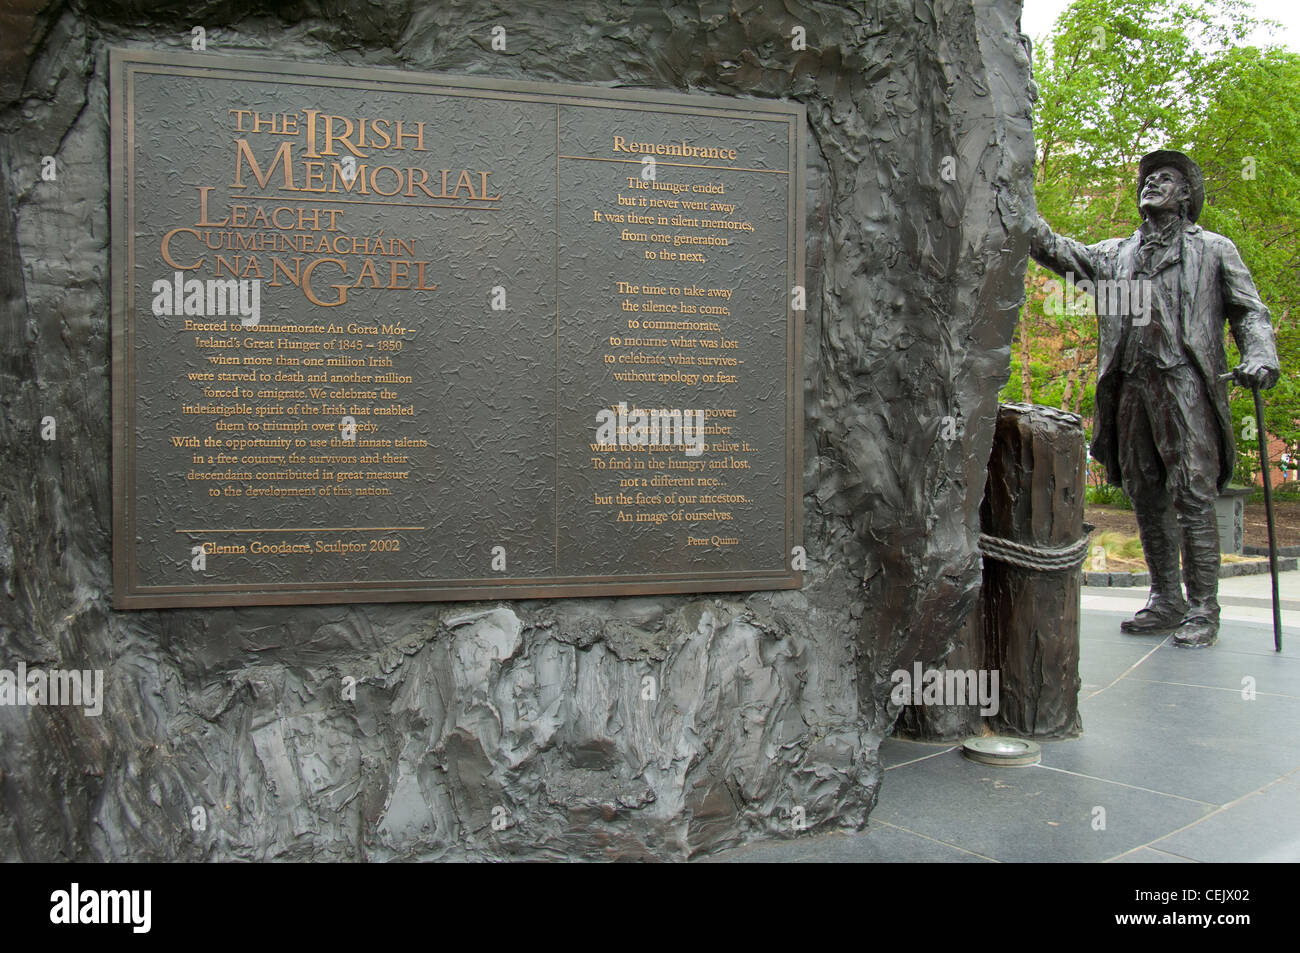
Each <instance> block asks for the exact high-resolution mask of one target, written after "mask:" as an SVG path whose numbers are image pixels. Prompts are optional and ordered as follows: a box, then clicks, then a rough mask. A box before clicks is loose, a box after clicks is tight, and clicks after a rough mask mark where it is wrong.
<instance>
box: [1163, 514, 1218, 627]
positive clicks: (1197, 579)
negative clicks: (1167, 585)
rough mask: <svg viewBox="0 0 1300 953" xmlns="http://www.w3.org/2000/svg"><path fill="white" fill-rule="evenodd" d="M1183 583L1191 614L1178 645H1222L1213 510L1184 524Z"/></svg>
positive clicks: (1186, 616)
mask: <svg viewBox="0 0 1300 953" xmlns="http://www.w3.org/2000/svg"><path fill="white" fill-rule="evenodd" d="M1183 581H1184V582H1185V583H1186V584H1187V613H1186V615H1184V616H1183V621H1182V624H1180V625H1179V626H1178V628H1177V630H1176V631H1175V632H1174V644H1175V645H1178V646H1181V647H1183V648H1198V649H1199V648H1206V647H1207V646H1211V645H1213V644H1214V643H1215V642H1217V641H1219V527H1218V525H1217V524H1216V523H1215V521H1214V511H1213V510H1209V511H1207V512H1205V513H1201V514H1198V515H1197V517H1196V519H1194V520H1188V521H1186V522H1185V524H1184V528H1183Z"/></svg>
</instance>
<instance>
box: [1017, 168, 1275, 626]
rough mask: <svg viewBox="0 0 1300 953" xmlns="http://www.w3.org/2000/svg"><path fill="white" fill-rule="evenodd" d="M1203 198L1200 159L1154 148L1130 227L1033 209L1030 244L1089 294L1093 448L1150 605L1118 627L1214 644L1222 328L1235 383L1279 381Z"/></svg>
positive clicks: (1257, 317) (1249, 299)
mask: <svg viewBox="0 0 1300 953" xmlns="http://www.w3.org/2000/svg"><path fill="white" fill-rule="evenodd" d="M1204 202H1205V185H1204V179H1203V177H1202V175H1201V170H1200V167H1199V166H1197V164H1196V163H1195V162H1193V161H1192V160H1191V159H1190V158H1188V157H1187V156H1186V155H1184V154H1183V153H1181V152H1175V151H1173V150H1160V151H1158V152H1153V153H1151V154H1150V155H1147V156H1145V157H1144V158H1143V159H1142V161H1141V163H1140V164H1139V166H1138V209H1139V211H1140V212H1141V213H1142V219H1143V222H1142V225H1141V226H1140V227H1139V228H1138V230H1137V231H1136V232H1134V233H1133V234H1132V235H1130V236H1128V237H1127V238H1115V239H1108V240H1106V241H1102V242H1098V243H1097V244H1095V245H1084V244H1082V243H1081V242H1077V241H1075V240H1074V239H1071V238H1066V237H1064V236H1061V235H1057V234H1056V233H1055V232H1053V231H1052V230H1051V228H1050V227H1049V226H1048V225H1047V223H1046V222H1044V221H1043V219H1042V217H1041V216H1038V215H1037V213H1035V216H1036V223H1035V225H1034V227H1033V232H1032V235H1031V239H1030V246H1029V247H1030V254H1031V255H1033V257H1034V260H1035V261H1037V262H1038V263H1039V264H1041V265H1043V266H1044V267H1046V268H1050V269H1051V270H1052V271H1055V272H1056V273H1057V274H1059V275H1061V276H1062V277H1065V278H1067V279H1068V280H1070V281H1076V282H1083V281H1085V280H1086V281H1087V282H1089V283H1091V287H1092V288H1093V289H1095V290H1096V300H1097V322H1098V331H1099V345H1098V363H1097V366H1098V371H1099V376H1098V379H1097V396H1096V402H1095V410H1094V415H1093V441H1092V455H1093V457H1095V458H1096V459H1097V460H1100V461H1101V462H1102V463H1103V464H1105V466H1106V476H1107V479H1108V480H1109V482H1111V483H1113V484H1115V485H1117V486H1122V487H1123V488H1124V491H1125V493H1127V494H1128V496H1129V498H1130V499H1131V500H1132V501H1133V511H1134V515H1135V516H1136V517H1137V524H1138V535H1139V536H1140V537H1141V539H1142V550H1143V553H1144V555H1145V556H1146V561H1147V568H1148V569H1149V570H1150V573H1151V595H1150V598H1149V599H1148V600H1147V604H1146V607H1145V608H1144V609H1142V610H1141V611H1139V612H1138V613H1137V615H1136V616H1134V617H1133V618H1132V619H1130V620H1127V621H1125V622H1123V623H1121V624H1120V628H1121V629H1122V630H1123V631H1125V632H1128V633H1132V634H1155V633H1168V632H1173V634H1174V643H1175V644H1177V645H1181V646H1187V647H1198V646H1207V645H1213V644H1214V643H1215V642H1216V641H1217V640H1218V632H1219V602H1218V593H1219V532H1218V525H1217V523H1216V521H1215V516H1214V501H1215V498H1216V497H1217V496H1218V494H1219V492H1220V491H1221V490H1222V489H1223V487H1224V486H1225V485H1226V484H1227V482H1228V480H1229V478H1230V477H1231V476H1232V471H1233V463H1234V459H1235V452H1236V451H1235V445H1234V440H1233V431H1232V418H1231V417H1230V415H1229V412H1228V390H1227V383H1226V382H1225V381H1224V380H1222V379H1221V378H1223V377H1225V376H1226V374H1227V358H1226V356H1225V354H1224V350H1223V346H1224V345H1223V325H1224V322H1225V321H1226V322H1227V324H1228V327H1229V328H1230V329H1231V331H1232V336H1233V338H1234V339H1235V340H1236V342H1237V348H1238V350H1239V351H1240V352H1241V363H1240V364H1239V365H1237V367H1236V368H1234V369H1233V372H1232V373H1233V377H1235V379H1236V380H1237V382H1238V383H1241V384H1243V385H1246V386H1251V385H1254V384H1258V385H1259V386H1260V387H1264V388H1270V387H1272V386H1273V385H1274V384H1276V383H1277V380H1278V376H1279V366H1278V359H1277V348H1276V345H1275V343H1274V340H1273V326H1272V324H1271V323H1270V320H1269V313H1268V309H1267V308H1265V307H1264V304H1263V302H1261V301H1260V299H1259V294H1258V292H1257V291H1256V290H1255V283H1254V282H1253V281H1252V280H1251V277H1250V272H1249V271H1247V270H1246V266H1245V265H1244V264H1243V263H1242V260H1241V256H1240V255H1239V254H1238V252H1237V248H1236V246H1235V245H1233V243H1232V242H1231V241H1229V240H1228V239H1227V238H1224V237H1223V236H1222V235H1216V234H1214V233H1213V232H1207V231H1206V230H1205V229H1203V228H1201V227H1200V226H1198V225H1197V224H1196V220H1197V218H1198V217H1199V216H1200V214H1201V206H1202V205H1203V204H1204ZM1084 287H1085V288H1086V287H1088V286H1087V285H1085V286H1084ZM1180 551H1181V554H1182V583H1184V584H1186V587H1187V596H1186V598H1184V597H1183V591H1182V585H1180V582H1179V574H1178V569H1179V553H1180Z"/></svg>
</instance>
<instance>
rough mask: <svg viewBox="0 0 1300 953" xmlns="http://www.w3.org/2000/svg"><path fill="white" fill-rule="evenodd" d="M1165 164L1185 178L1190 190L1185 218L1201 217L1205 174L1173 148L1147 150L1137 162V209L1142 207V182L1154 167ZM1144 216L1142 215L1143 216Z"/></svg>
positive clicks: (1192, 219) (1193, 219) (1193, 220)
mask: <svg viewBox="0 0 1300 953" xmlns="http://www.w3.org/2000/svg"><path fill="white" fill-rule="evenodd" d="M1167 165H1169V166H1173V167H1174V168H1175V169H1177V170H1178V171H1179V172H1181V173H1182V174H1183V177H1184V178H1185V179H1187V186H1188V188H1189V189H1191V192H1192V197H1191V200H1190V201H1189V202H1188V206H1187V220H1188V221H1189V222H1195V221H1196V220H1197V219H1198V218H1200V217H1201V206H1203V205H1204V204H1205V176H1203V175H1201V167H1200V166H1199V165H1197V164H1196V163H1195V162H1193V161H1192V160H1191V158H1190V157H1188V156H1186V155H1184V154H1183V153H1181V152H1177V151H1175V150H1173V149H1157V150H1156V151H1155V152H1149V153H1147V154H1146V155H1144V156H1143V157H1142V161H1141V162H1139V163H1138V210H1139V211H1140V210H1141V208H1142V183H1143V182H1145V181H1146V180H1147V176H1148V175H1150V174H1151V173H1152V172H1154V171H1155V170H1156V169H1159V168H1161V167H1162V166H1167ZM1145 217H1146V216H1145V215H1144V216H1143V218H1145Z"/></svg>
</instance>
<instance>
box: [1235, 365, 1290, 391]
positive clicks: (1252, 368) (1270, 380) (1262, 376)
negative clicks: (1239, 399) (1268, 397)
mask: <svg viewBox="0 0 1300 953" xmlns="http://www.w3.org/2000/svg"><path fill="white" fill-rule="evenodd" d="M1232 376H1233V378H1234V379H1235V380H1236V381H1237V383H1238V384H1240V385H1241V386H1242V387H1251V388H1254V387H1258V388H1259V389H1260V390H1270V389H1271V388H1273V387H1274V386H1275V385H1276V384H1277V381H1278V378H1279V377H1281V376H1282V372H1281V369H1279V368H1277V367H1273V366H1272V365H1270V364H1265V363H1264V362H1263V361H1243V362H1242V363H1240V364H1238V365H1237V366H1236V367H1234V368H1233V369H1232Z"/></svg>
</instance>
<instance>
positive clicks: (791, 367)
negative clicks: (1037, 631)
mask: <svg viewBox="0 0 1300 953" xmlns="http://www.w3.org/2000/svg"><path fill="white" fill-rule="evenodd" d="M108 53H109V81H108V87H109V90H108V93H109V200H110V214H109V223H110V239H109V259H110V260H109V275H110V281H111V295H110V299H111V303H110V332H111V333H110V336H111V347H112V354H111V361H110V365H111V374H112V378H111V381H112V383H111V389H112V415H113V417H112V440H113V447H112V474H113V476H112V479H113V606H114V608H117V609H160V608H206V607H219V606H254V605H326V604H340V603H379V602H444V601H446V602H458V601H467V600H477V601H492V600H502V599H551V598H568V597H592V596H596V597H612V596H641V595H656V594H672V593H691V592H698V593H708V592H740V591H753V590H775V589H799V588H802V586H803V573H802V571H799V570H794V569H790V568H789V562H787V564H786V568H784V569H781V570H749V571H737V572H716V573H637V574H635V575H604V576H549V577H543V578H538V577H508V578H500V579H496V578H486V577H479V578H474V579H445V580H436V581H431V580H423V579H421V580H400V579H393V580H382V581H378V582H366V581H362V580H356V579H354V580H349V581H347V582H342V583H322V582H295V583H281V584H275V585H265V584H256V583H239V584H232V583H219V584H214V585H210V586H207V585H184V586H181V585H177V586H137V585H135V584H134V580H133V578H132V576H133V573H131V571H130V570H131V565H130V553H131V547H130V545H129V543H130V540H131V537H132V535H133V534H134V527H135V514H134V511H133V509H132V508H131V502H132V501H133V500H134V499H135V487H134V477H135V466H134V455H133V454H134V451H133V439H132V437H133V434H134V419H133V415H132V410H133V408H134V406H135V400H134V398H135V378H134V373H133V370H134V363H133V362H132V360H131V354H132V353H133V352H134V331H135V324H134V320H133V316H134V309H133V307H132V304H133V302H132V301H131V300H130V298H131V283H130V277H131V275H132V274H133V273H134V263H135V235H134V233H133V230H131V229H130V228H129V227H128V225H129V223H130V218H129V216H130V213H131V209H133V208H134V207H135V201H134V178H135V177H134V153H135V149H134V127H133V123H132V120H133V118H134V85H133V79H134V76H135V74H136V72H138V71H146V72H152V73H163V74H167V75H203V74H205V73H208V74H211V73H214V72H219V73H221V74H223V78H224V77H225V76H230V77H231V78H239V74H245V78H247V79H255V80H262V81H265V80H266V79H267V78H268V77H269V76H278V77H285V78H286V79H288V80H291V81H294V82H299V83H302V81H310V80H313V79H314V80H317V81H318V82H319V84H320V85H330V86H338V85H340V83H347V84H349V85H352V86H354V87H359V88H367V87H374V86H376V85H382V86H383V87H385V88H389V89H395V90H398V91H402V88H403V87H409V91H410V92H433V91H436V92H439V93H442V94H447V95H462V96H466V97H469V98H491V99H513V100H525V101H530V100H531V101H536V102H545V103H555V104H556V105H570V106H583V107H598V108H599V107H603V108H627V107H628V106H635V107H637V108H640V109H644V110H651V111H659V112H673V113H680V112H682V110H683V109H687V110H690V112H691V113H692V114H693V115H716V116H718V117H719V118H771V119H773V120H776V121H785V122H786V123H788V124H789V126H790V129H791V135H790V137H789V138H790V149H789V159H788V162H789V168H788V170H787V174H786V178H787V188H788V196H789V198H788V205H787V208H788V209H790V215H789V216H788V218H787V247H788V249H789V253H788V254H787V256H786V262H787V279H788V280H787V287H788V288H793V287H794V286H796V285H799V286H803V287H805V288H806V287H807V286H806V284H805V281H804V278H805V270H804V269H805V244H804V234H805V217H806V215H807V207H806V206H807V200H806V194H805V182H806V161H807V152H806V143H805V139H806V129H807V110H806V107H805V106H804V104H803V103H799V102H791V101H785V100H773V99H750V98H742V97H735V98H733V97H729V96H722V95H717V94H703V93H690V94H684V93H677V92H669V91H664V90H658V89H653V88H648V87H632V86H619V85H615V84H600V85H592V86H584V85H575V84H571V83H550V82H531V81H522V80H509V79H498V78H493V77H479V76H463V75H457V74H450V73H429V72H415V71H409V70H405V69H401V68H396V67H369V66H361V67H354V66H334V65H329V64H320V63H315V62H311V61H306V60H292V59H288V60H279V59H270V58H262V57H255V56H246V55H224V54H215V53H186V52H179V51H160V50H156V49H150V48H136V47H111V48H110V49H109V51H108ZM327 81H328V82H327ZM308 84H310V83H309V82H308ZM557 155H558V149H557ZM786 307H787V322H786V326H787V342H786V354H787V358H788V359H787V364H786V393H787V395H788V399H787V401H786V434H787V441H786V506H785V549H786V552H787V554H788V555H789V556H791V557H792V555H793V548H794V547H795V546H799V545H801V544H802V538H803V532H802V531H803V383H804V381H803V314H802V312H800V311H796V310H794V308H793V302H791V301H790V300H789V297H787V305H786Z"/></svg>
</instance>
